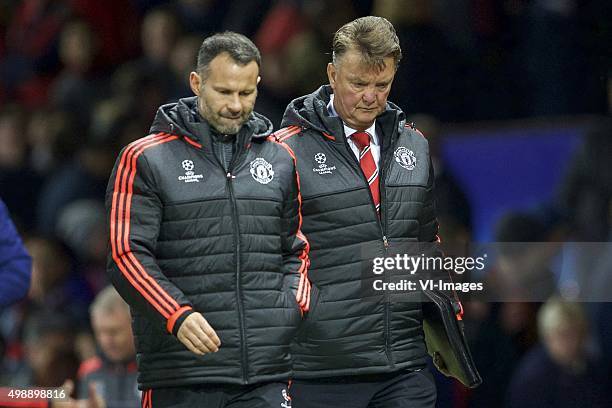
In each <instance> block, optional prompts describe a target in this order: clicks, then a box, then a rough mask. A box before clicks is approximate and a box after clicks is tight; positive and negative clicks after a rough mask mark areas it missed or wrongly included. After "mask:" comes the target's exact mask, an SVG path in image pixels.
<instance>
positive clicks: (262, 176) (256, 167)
mask: <svg viewBox="0 0 612 408" xmlns="http://www.w3.org/2000/svg"><path fill="white" fill-rule="evenodd" d="M251 176H253V178H254V179H255V181H257V182H258V183H261V184H268V183H269V182H271V181H272V179H273V178H274V170H272V165H271V164H270V163H268V162H267V161H266V160H265V159H262V158H261V157H258V158H256V159H255V160H253V161H252V162H251Z"/></svg>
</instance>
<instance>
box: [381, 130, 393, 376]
mask: <svg viewBox="0 0 612 408" xmlns="http://www.w3.org/2000/svg"><path fill="white" fill-rule="evenodd" d="M396 128H397V119H396V120H395V122H394V124H393V129H396ZM383 147H384V146H383V138H381V142H380V157H381V160H380V164H384V166H380V218H381V230H382V231H383V244H384V247H385V257H386V256H387V253H388V251H389V241H388V240H387V236H386V231H387V211H386V210H385V208H384V206H383V202H384V203H386V202H387V200H386V199H384V200H383V196H385V195H386V193H387V191H386V190H385V174H386V173H387V170H388V168H389V167H390V166H391V161H390V160H389V157H388V156H389V153H388V152H390V151H391V148H392V146H390V148H389V149H387V154H386V155H385V156H384V157H383ZM383 217H384V218H383ZM390 308H391V303H390V300H389V299H388V298H387V299H386V301H385V354H386V355H387V360H388V361H389V364H391V367H393V366H394V365H395V362H394V361H393V356H392V355H391V310H390Z"/></svg>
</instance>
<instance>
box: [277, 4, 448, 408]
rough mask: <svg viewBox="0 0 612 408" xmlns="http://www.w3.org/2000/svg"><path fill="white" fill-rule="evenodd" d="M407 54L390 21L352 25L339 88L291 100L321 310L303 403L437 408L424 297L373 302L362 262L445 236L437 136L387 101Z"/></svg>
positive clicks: (297, 380) (342, 45)
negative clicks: (437, 199)
mask: <svg viewBox="0 0 612 408" xmlns="http://www.w3.org/2000/svg"><path fill="white" fill-rule="evenodd" d="M401 57H402V53H401V49H400V46H399V41H398V38H397V35H396V34H395V29H394V28H393V26H392V25H391V23H389V21H387V20H385V19H384V18H381V17H372V16H370V17H363V18H359V19H357V20H354V21H352V22H350V23H348V24H346V25H344V26H342V27H341V28H340V29H339V30H338V31H337V32H336V34H335V36H334V40H333V59H332V62H330V63H329V64H328V65H327V75H328V78H329V82H330V85H324V86H322V87H320V88H319V89H318V90H317V91H315V92H314V93H312V94H310V95H306V96H303V97H301V98H298V99H296V100H294V101H293V102H291V104H290V105H289V106H288V107H287V110H286V111H285V115H284V118H283V122H282V126H285V128H284V129H283V130H280V131H278V132H277V137H278V138H279V140H280V141H281V142H283V143H285V144H287V145H288V147H289V148H290V149H291V150H292V151H293V152H294V154H295V156H296V161H297V166H298V173H299V174H300V179H301V183H300V188H301V192H302V196H303V200H304V201H303V203H304V205H303V208H304V213H303V216H304V222H303V228H302V230H303V231H304V233H305V235H306V236H307V238H308V239H309V242H310V244H311V253H310V254H311V262H312V264H311V269H310V272H309V275H310V276H311V281H312V283H313V285H312V300H311V307H310V311H309V312H308V315H307V317H306V320H305V321H304V323H303V327H302V328H301V329H300V331H299V333H298V335H297V339H296V341H295V344H294V347H292V354H293V359H294V381H293V383H292V385H291V389H290V392H291V396H292V402H293V407H294V408H305V407H306V408H322V407H347V406H350V407H358V408H366V407H377V408H385V407H410V408H420V407H427V408H430V407H433V406H434V404H435V401H436V389H435V385H434V380H433V377H432V375H431V373H430V372H429V371H428V370H427V368H426V361H427V351H426V347H425V342H424V337H423V326H422V309H421V303H420V302H419V301H418V300H420V298H419V297H418V296H415V300H417V301H413V302H402V303H400V302H397V303H389V302H388V301H385V300H384V299H382V298H380V299H376V300H372V299H368V300H364V299H362V298H363V292H362V278H363V276H362V271H361V268H360V264H364V263H368V262H369V264H370V265H371V261H372V256H371V254H372V253H375V254H377V255H374V256H381V255H384V254H386V253H388V250H389V247H390V245H397V244H402V243H408V242H417V241H418V242H435V241H436V239H437V236H436V235H437V231H438V223H437V221H436V218H435V212H434V204H433V180H434V176H433V171H432V165H431V160H430V157H429V148H428V144H427V140H426V139H425V138H424V137H423V135H422V134H421V133H420V132H419V131H417V130H416V129H415V128H414V127H413V126H412V125H410V124H407V123H406V119H405V115H404V113H403V112H402V111H401V110H400V108H399V107H397V106H396V105H394V104H393V103H391V102H387V97H388V95H389V91H390V89H391V83H392V82H393V78H394V76H395V72H396V69H397V66H398V64H399V61H400V59H401Z"/></svg>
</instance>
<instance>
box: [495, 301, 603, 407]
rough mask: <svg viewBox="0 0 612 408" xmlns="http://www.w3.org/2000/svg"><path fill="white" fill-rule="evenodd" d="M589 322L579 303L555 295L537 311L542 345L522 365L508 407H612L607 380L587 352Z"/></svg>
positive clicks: (511, 391) (515, 378) (510, 394)
mask: <svg viewBox="0 0 612 408" xmlns="http://www.w3.org/2000/svg"><path fill="white" fill-rule="evenodd" d="M588 325H589V322H588V320H587V317H586V315H585V313H584V311H583V309H582V307H581V306H580V304H577V303H569V302H566V301H563V300H561V299H560V298H556V297H553V298H551V299H550V300H549V301H547V302H546V304H544V306H542V308H541V309H540V312H539V313H538V331H539V334H540V339H541V344H540V345H538V346H537V347H535V348H534V349H533V350H532V351H530V352H529V354H528V355H526V356H525V358H524V359H523V360H522V361H521V362H520V364H519V367H518V368H517V370H516V372H515V374H514V376H513V379H512V382H511V385H510V390H509V394H508V401H507V405H506V406H507V407H508V408H582V407H589V408H604V407H610V406H612V398H611V394H610V391H609V390H610V386H611V385H612V384H610V377H609V375H608V374H607V373H606V372H605V371H603V370H602V369H601V366H600V365H599V364H598V363H597V362H595V361H593V360H592V359H591V358H590V356H589V354H588V352H587V347H586V346H587V333H588Z"/></svg>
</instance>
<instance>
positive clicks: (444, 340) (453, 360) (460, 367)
mask: <svg viewBox="0 0 612 408" xmlns="http://www.w3.org/2000/svg"><path fill="white" fill-rule="evenodd" d="M424 294H425V296H426V297H427V299H425V302H423V330H424V332H425V343H426V345H427V352H428V353H429V355H431V357H432V359H433V362H434V364H435V365H436V367H437V368H438V370H439V371H440V372H441V373H442V374H444V375H446V376H447V377H454V378H456V379H457V380H459V381H460V382H461V383H462V384H463V385H465V386H466V387H469V388H476V387H478V386H479V385H480V384H481V383H482V378H481V377H480V374H479V373H478V370H477V369H476V365H475V364H474V360H473V359H472V354H471V353H470V349H469V348H468V345H467V341H466V338H465V334H464V332H463V322H462V321H461V320H460V319H459V317H458V316H460V312H461V304H460V303H459V302H458V301H456V300H454V299H452V298H451V297H449V296H448V295H447V294H445V293H444V292H440V291H430V290H426V291H424Z"/></svg>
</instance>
